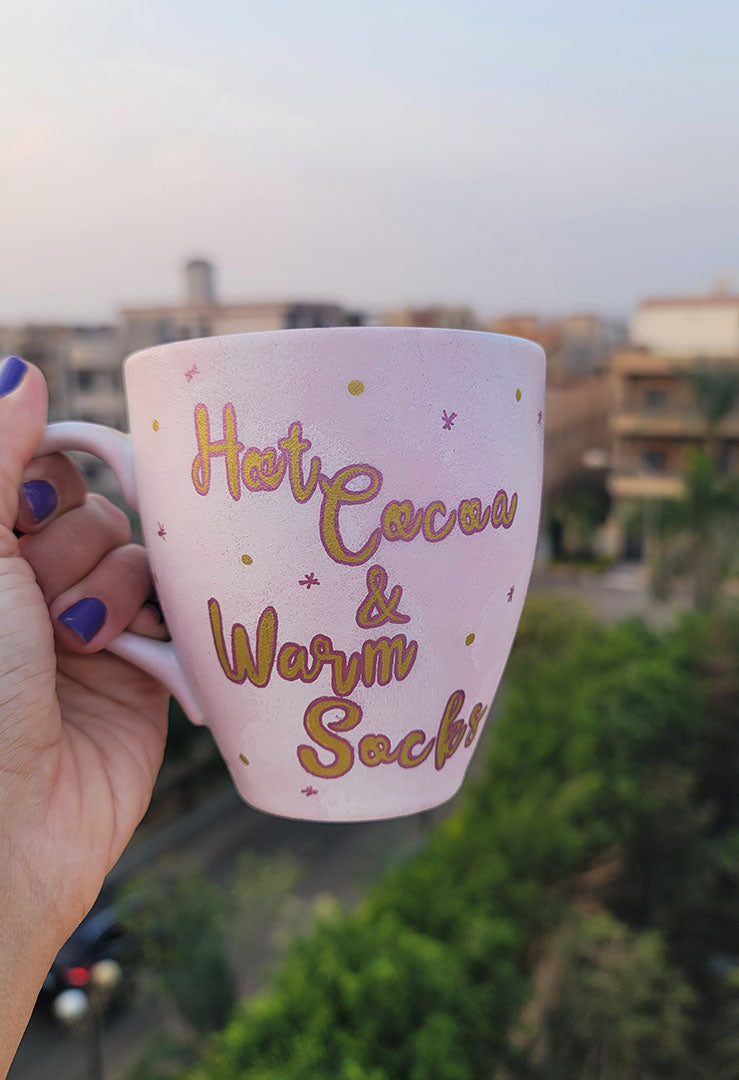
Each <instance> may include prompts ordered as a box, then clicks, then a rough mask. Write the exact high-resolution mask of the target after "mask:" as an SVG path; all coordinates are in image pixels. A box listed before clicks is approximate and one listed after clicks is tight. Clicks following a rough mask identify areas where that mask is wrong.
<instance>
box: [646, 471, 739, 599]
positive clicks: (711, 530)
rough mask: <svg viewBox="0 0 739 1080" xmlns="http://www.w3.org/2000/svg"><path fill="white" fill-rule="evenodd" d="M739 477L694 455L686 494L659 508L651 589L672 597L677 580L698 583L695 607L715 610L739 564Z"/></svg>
mask: <svg viewBox="0 0 739 1080" xmlns="http://www.w3.org/2000/svg"><path fill="white" fill-rule="evenodd" d="M738 537H739V475H737V474H734V475H729V476H721V475H719V473H718V471H717V469H716V466H715V465H714V464H713V463H712V462H711V459H710V458H709V457H708V455H707V454H705V453H703V452H702V451H695V452H693V453H692V454H691V455H690V460H689V464H688V469H687V472H686V474H685V491H684V494H683V496H682V497H681V498H679V499H665V500H663V501H662V502H661V503H660V504H659V512H658V513H657V514H656V515H655V521H654V544H653V549H654V550H653V555H652V566H651V586H652V591H653V592H654V594H655V595H656V596H658V597H660V598H663V599H664V598H666V597H667V596H669V594H670V591H671V588H672V584H673V582H674V580H675V578H676V577H678V576H683V575H685V576H688V577H691V578H692V582H693V586H692V588H693V604H694V607H695V608H696V609H698V610H705V609H708V608H710V607H711V606H712V605H713V604H714V602H715V601H716V598H717V596H718V593H719V589H720V586H721V585H722V583H723V582H724V581H725V579H726V577H727V576H728V574H729V572H730V570H731V569H732V567H733V565H734V564H735V561H736V555H737V544H738Z"/></svg>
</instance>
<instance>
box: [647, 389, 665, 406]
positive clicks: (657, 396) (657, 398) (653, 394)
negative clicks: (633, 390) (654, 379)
mask: <svg viewBox="0 0 739 1080" xmlns="http://www.w3.org/2000/svg"><path fill="white" fill-rule="evenodd" d="M666 404H667V391H666V390H657V389H655V388H654V387H652V388H650V389H649V390H645V391H644V408H645V409H647V410H648V411H649V412H658V411H659V410H660V409H664V407H665V405H666Z"/></svg>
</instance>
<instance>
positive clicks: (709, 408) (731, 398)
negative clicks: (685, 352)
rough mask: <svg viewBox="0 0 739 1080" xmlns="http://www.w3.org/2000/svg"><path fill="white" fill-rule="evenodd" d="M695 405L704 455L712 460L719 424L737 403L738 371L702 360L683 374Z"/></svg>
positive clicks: (738, 399)
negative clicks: (703, 428)
mask: <svg viewBox="0 0 739 1080" xmlns="http://www.w3.org/2000/svg"><path fill="white" fill-rule="evenodd" d="M684 378H685V380H686V382H688V383H689V385H690V386H691V388H692V390H693V396H694V397H695V403H696V405H697V406H698V409H699V411H700V413H701V415H702V416H703V419H704V420H705V422H706V452H707V453H708V455H709V457H711V458H712V459H714V460H715V457H716V455H715V443H716V436H717V433H718V429H719V427H720V425H721V421H722V420H724V419H725V417H727V416H728V415H729V413H730V412H731V411H732V410H733V408H734V406H735V405H736V403H737V402H739V368H737V367H736V366H731V365H728V364H723V365H720V366H718V367H716V366H710V367H709V365H708V364H707V363H706V361H705V360H702V361H700V362H699V363H698V364H696V366H695V367H694V368H692V369H691V370H689V371H686V372H685V374H684Z"/></svg>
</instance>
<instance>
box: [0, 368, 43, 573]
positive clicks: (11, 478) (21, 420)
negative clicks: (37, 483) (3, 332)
mask: <svg viewBox="0 0 739 1080" xmlns="http://www.w3.org/2000/svg"><path fill="white" fill-rule="evenodd" d="M46 413H47V391H46V382H45V380H44V377H43V375H42V374H41V372H40V371H39V369H38V368H37V367H34V366H33V364H28V363H26V361H25V360H21V359H20V357H17V356H10V357H8V358H7V360H5V362H4V363H3V364H2V366H0V528H4V531H7V534H8V535H9V536H10V537H11V538H12V529H13V525H14V524H15V520H16V518H17V516H18V499H19V488H20V486H21V481H22V479H23V473H24V471H25V469H26V466H27V465H28V463H29V461H30V460H31V458H32V457H33V455H34V451H35V450H36V447H37V446H38V445H39V443H40V442H41V437H42V435H43V433H44V425H45V424H46ZM1 543H2V541H1V540H0V544H1ZM3 553H4V552H3V548H2V546H0V555H2V554H3Z"/></svg>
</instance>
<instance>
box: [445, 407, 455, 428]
mask: <svg viewBox="0 0 739 1080" xmlns="http://www.w3.org/2000/svg"><path fill="white" fill-rule="evenodd" d="M441 419H442V421H443V424H442V428H443V430H444V431H451V430H452V428H453V427H454V421H455V420H456V419H457V414H456V413H455V412H453V413H451V414H449V413H448V412H447V411H446V409H444V411H443V413H442V414H441Z"/></svg>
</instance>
